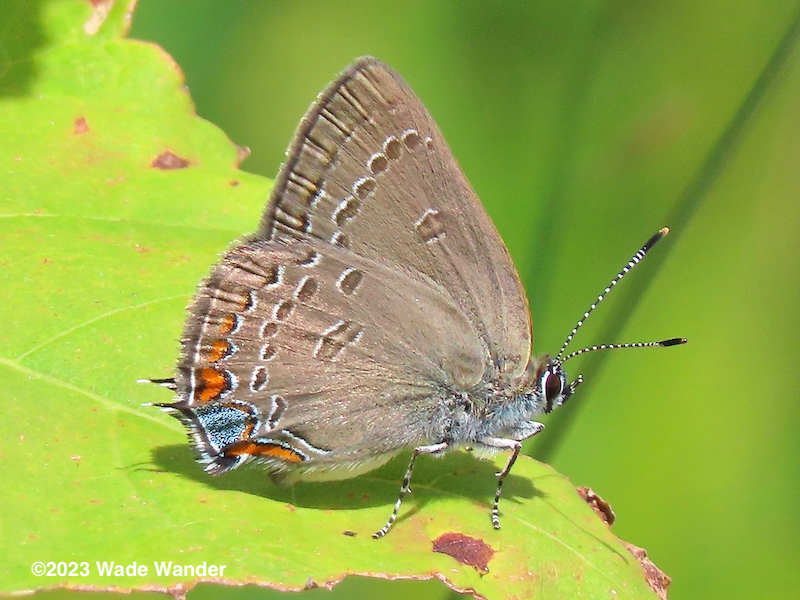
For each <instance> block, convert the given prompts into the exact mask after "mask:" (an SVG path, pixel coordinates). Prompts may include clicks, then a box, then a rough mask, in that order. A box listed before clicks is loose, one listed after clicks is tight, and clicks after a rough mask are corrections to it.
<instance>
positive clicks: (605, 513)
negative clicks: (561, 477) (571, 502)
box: [577, 487, 617, 525]
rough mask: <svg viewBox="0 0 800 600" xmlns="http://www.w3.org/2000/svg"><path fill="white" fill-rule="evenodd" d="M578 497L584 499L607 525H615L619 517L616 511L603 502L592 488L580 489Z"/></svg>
mask: <svg viewBox="0 0 800 600" xmlns="http://www.w3.org/2000/svg"><path fill="white" fill-rule="evenodd" d="M577 491H578V495H579V496H580V497H581V498H583V501H584V502H586V504H588V505H589V506H591V507H592V510H593V511H594V512H595V513H597V516H598V517H600V518H601V519H602V520H603V522H604V523H605V524H606V525H613V524H614V521H615V519H616V518H617V516H616V515H615V514H614V509H613V508H611V505H610V504H609V503H608V502H606V501H605V500H603V499H602V498H601V497H600V496H599V495H598V494H597V493H595V491H594V490H593V489H592V488H590V487H579V488H578V489H577Z"/></svg>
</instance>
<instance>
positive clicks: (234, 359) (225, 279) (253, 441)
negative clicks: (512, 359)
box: [170, 240, 487, 479]
mask: <svg viewBox="0 0 800 600" xmlns="http://www.w3.org/2000/svg"><path fill="white" fill-rule="evenodd" d="M182 344H183V353H182V360H181V363H180V365H179V368H178V376H177V379H176V384H177V390H178V393H179V395H180V396H181V402H179V403H178V404H175V405H170V408H173V409H175V410H178V411H180V413H181V414H182V416H183V417H184V420H185V421H186V422H187V424H188V425H189V426H190V429H191V431H192V432H193V436H194V438H195V442H196V446H197V447H198V449H199V450H200V452H201V455H202V458H203V459H204V460H205V461H206V462H208V463H209V466H208V470H209V471H211V472H214V473H218V472H222V471H224V470H227V469H229V468H233V467H235V466H238V464H240V463H241V462H243V461H244V460H246V459H249V458H256V459H260V460H262V461H264V462H265V463H266V464H267V466H268V468H270V470H271V471H273V472H274V473H278V474H281V473H284V474H288V475H289V476H290V478H292V477H294V478H297V477H304V478H309V477H313V476H314V475H315V474H317V475H319V476H320V478H325V479H331V478H337V477H352V476H354V475H356V474H357V473H358V472H362V471H365V470H369V469H372V468H374V467H375V466H377V465H378V464H380V463H381V462H385V461H386V460H388V459H389V458H391V456H392V455H393V454H394V453H396V452H397V451H399V450H401V449H402V448H404V447H407V446H409V445H415V444H419V443H420V442H422V441H426V440H441V439H443V438H444V437H446V435H447V431H448V428H449V427H450V426H451V425H452V424H451V423H449V422H448V420H447V419H448V416H447V409H448V402H452V398H453V397H454V395H455V394H457V393H458V392H459V391H460V390H469V389H473V388H475V386H478V385H479V384H480V382H481V380H482V377H483V374H484V369H485V364H484V363H485V361H486V360H487V357H486V355H485V352H484V351H483V349H482V347H481V343H480V337H479V335H478V333H477V331H476V330H475V329H474V327H473V325H472V324H471V323H470V321H469V320H468V319H467V317H466V316H465V315H464V314H463V312H462V311H461V309H460V308H459V307H458V306H456V305H455V304H454V303H453V301H452V299H451V297H450V296H449V294H448V293H447V292H446V291H445V290H444V289H442V288H441V286H439V285H438V284H436V283H435V282H433V281H429V280H425V279H420V278H419V277H414V276H411V275H409V274H406V273H403V272H402V271H399V270H397V269H393V268H390V267H388V266H387V265H385V264H383V263H379V262H376V261H373V260H371V259H369V258H365V257H361V256H358V255H356V254H354V253H352V252H350V251H347V250H344V249H339V248H335V247H331V246H329V245H323V244H321V243H319V242H317V241H315V242H311V243H305V242H294V243H292V244H289V245H287V244H283V243H281V242H268V241H261V240H256V241H251V242H248V243H245V244H242V245H240V246H237V247H235V248H233V249H232V250H230V251H228V252H227V253H226V254H225V256H224V257H223V258H222V260H221V261H220V262H219V263H218V264H217V265H216V267H215V268H214V270H213V271H212V273H211V275H210V277H209V278H208V279H207V280H206V281H205V282H204V283H203V284H202V286H201V288H200V289H199V290H198V293H197V295H196V297H195V300H194V303H193V305H192V306H191V307H190V317H189V319H188V324H187V329H186V333H185V336H184V339H183V341H182Z"/></svg>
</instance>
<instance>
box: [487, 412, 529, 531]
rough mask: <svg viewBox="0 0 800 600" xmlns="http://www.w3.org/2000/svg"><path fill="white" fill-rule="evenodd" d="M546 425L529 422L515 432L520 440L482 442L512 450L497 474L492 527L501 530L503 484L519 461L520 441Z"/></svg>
mask: <svg viewBox="0 0 800 600" xmlns="http://www.w3.org/2000/svg"><path fill="white" fill-rule="evenodd" d="M542 429H544V425H542V424H541V423H537V422H535V421H528V422H526V423H525V424H524V427H521V428H520V430H519V431H516V432H514V437H515V438H518V439H507V438H483V439H482V440H480V442H481V444H483V445H484V446H488V447H490V448H496V449H498V450H511V456H510V457H509V458H508V462H507V463H506V466H505V467H504V468H503V470H502V471H500V472H499V473H497V491H496V492H495V493H494V502H493V503H492V527H494V528H495V529H500V495H501V494H502V493H503V483H504V482H505V480H506V476H507V475H508V473H509V472H510V471H511V467H513V466H514V463H515V462H516V461H517V457H518V456H519V451H520V450H521V449H522V443H521V442H520V441H519V440H524V439H527V438H529V437H531V436H534V435H536V434H537V433H539V432H540V431H541V430H542Z"/></svg>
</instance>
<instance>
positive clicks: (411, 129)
mask: <svg viewBox="0 0 800 600" xmlns="http://www.w3.org/2000/svg"><path fill="white" fill-rule="evenodd" d="M258 236H259V237H261V238H262V239H267V240H292V239H301V240H311V239H318V240H322V241H324V242H326V243H329V244H331V245H335V246H340V247H344V248H349V249H351V250H352V251H353V252H354V253H356V254H358V255H360V256H363V257H366V258H370V259H372V260H375V261H379V262H384V263H386V264H389V265H391V266H392V267H393V268H395V269H403V270H405V271H407V272H408V273H412V274H413V273H419V274H422V275H424V276H425V277H426V278H428V279H430V280H431V281H433V282H435V283H437V284H438V285H440V286H441V287H442V288H444V289H445V290H446V292H447V294H449V296H450V297H451V298H452V299H453V301H454V303H455V304H456V305H457V306H458V307H459V308H460V310H461V311H462V312H463V314H464V315H466V316H467V318H468V319H469V321H470V322H471V323H472V325H473V327H474V329H475V330H477V332H478V335H479V337H480V339H481V342H482V344H483V346H484V348H485V349H486V350H487V351H488V353H489V356H490V357H491V358H490V360H489V361H488V364H487V375H488V376H489V377H490V378H494V377H496V376H497V375H498V374H503V376H501V377H503V379H505V378H506V377H507V378H508V380H514V379H515V378H516V377H518V376H519V375H520V374H521V373H522V371H523V370H524V369H525V367H526V365H527V363H528V359H529V356H530V346H531V326H530V316H529V313H528V306H527V300H526V297H525V292H524V290H523V288H522V285H521V283H520V281H519V278H518V276H517V274H516V271H515V269H514V265H513V263H512V261H511V258H510V256H509V254H508V251H507V250H506V248H505V246H504V244H503V241H502V240H501V238H500V236H499V234H498V233H497V230H496V229H495V227H494V225H493V223H492V222H491V220H490V219H489V217H488V215H487V214H486V212H485V211H484V209H483V207H482V206H481V203H480V200H479V199H478V197H477V195H476V194H475V192H474V191H473V190H472V188H471V187H470V185H469V183H468V182H467V180H466V178H465V176H464V174H463V173H462V171H461V169H460V167H459V166H458V163H457V162H456V160H455V159H454V158H453V156H452V154H451V152H450V149H449V148H448V146H447V144H446V142H445V141H444V138H443V137H442V134H441V132H440V131H439V129H438V127H437V126H436V124H435V123H434V121H433V119H432V117H431V116H430V114H429V113H428V111H427V109H426V108H425V107H424V106H423V104H422V102H421V101H420V100H419V98H417V96H416V95H415V94H414V92H413V91H412V90H411V89H410V87H409V86H408V85H407V84H406V83H405V82H404V81H403V79H402V78H401V77H400V76H399V75H398V74H397V73H395V72H394V71H393V70H391V69H390V68H389V67H388V66H386V65H385V64H383V63H381V62H379V61H377V60H376V59H374V58H371V57H365V58H362V59H360V60H358V61H357V62H356V63H354V64H353V65H352V66H351V67H350V68H348V69H347V70H346V71H345V72H344V73H343V74H342V75H341V77H340V78H339V79H338V80H337V81H335V82H334V83H333V84H331V85H330V86H329V87H328V88H327V89H326V90H325V91H324V92H323V93H322V94H320V96H319V98H318V100H317V102H316V103H315V104H314V105H313V106H312V107H311V109H310V110H309V111H308V113H307V114H306V115H305V117H304V118H303V120H302V122H301V123H300V126H299V128H298V131H297V133H296V136H295V140H294V142H293V144H292V146H291V147H290V149H289V151H288V153H287V161H286V163H285V164H284V165H283V168H282V169H281V172H280V173H279V175H278V178H277V181H276V182H275V187H274V189H273V192H272V195H271V198H270V202H269V205H268V207H267V210H266V213H265V215H264V218H263V220H262V223H261V226H260V231H259V233H258ZM409 329H410V328H407V331H408V330H409ZM433 350H434V349H433V348H430V350H429V352H433ZM492 372H494V374H492Z"/></svg>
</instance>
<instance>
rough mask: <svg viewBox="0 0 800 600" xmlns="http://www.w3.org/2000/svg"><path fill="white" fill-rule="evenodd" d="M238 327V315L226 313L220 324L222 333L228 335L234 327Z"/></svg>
mask: <svg viewBox="0 0 800 600" xmlns="http://www.w3.org/2000/svg"><path fill="white" fill-rule="evenodd" d="M234 327H236V317H235V316H234V315H226V316H224V317H222V320H221V321H220V324H219V332H220V333H221V334H222V335H228V334H229V333H230V332H231V331H233V328H234Z"/></svg>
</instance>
